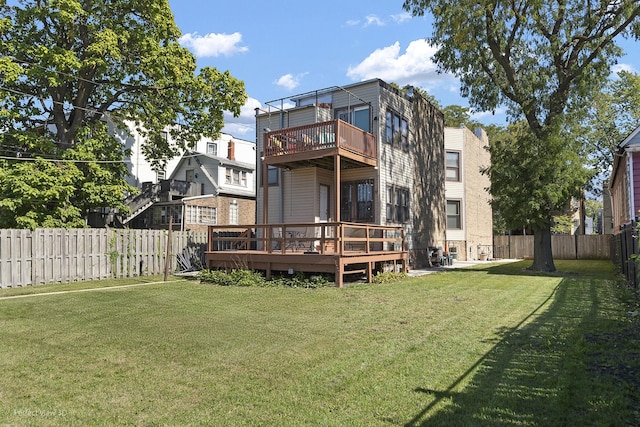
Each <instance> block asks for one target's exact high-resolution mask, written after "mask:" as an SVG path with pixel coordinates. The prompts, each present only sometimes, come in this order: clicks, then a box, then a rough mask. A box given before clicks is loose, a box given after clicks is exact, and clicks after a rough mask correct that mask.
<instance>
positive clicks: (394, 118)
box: [384, 110, 409, 151]
mask: <svg viewBox="0 0 640 427" xmlns="http://www.w3.org/2000/svg"><path fill="white" fill-rule="evenodd" d="M385 118H386V120H385V135H384V142H385V143H387V144H391V145H393V146H394V147H396V148H402V149H403V150H405V151H407V150H409V124H408V122H407V119H405V118H403V117H402V116H400V115H399V114H397V113H395V112H393V111H390V110H389V111H387V114H386V116H385Z"/></svg>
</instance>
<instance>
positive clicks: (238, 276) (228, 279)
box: [198, 270, 265, 286]
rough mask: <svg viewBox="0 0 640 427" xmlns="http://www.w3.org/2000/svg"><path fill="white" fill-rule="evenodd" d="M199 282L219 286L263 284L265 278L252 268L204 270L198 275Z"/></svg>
mask: <svg viewBox="0 0 640 427" xmlns="http://www.w3.org/2000/svg"><path fill="white" fill-rule="evenodd" d="M198 278H199V279H200V281H201V282H204V283H213V284H216V285H220V286H263V285H264V282H265V278H264V277H263V276H262V274H260V273H258V272H257V271H252V270H231V272H230V273H227V272H225V271H222V270H204V271H201V272H200V274H199V275H198Z"/></svg>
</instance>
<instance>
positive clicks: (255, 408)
mask: <svg viewBox="0 0 640 427" xmlns="http://www.w3.org/2000/svg"><path fill="white" fill-rule="evenodd" d="M528 264H530V262H529V263H524V262H523V263H515V264H509V265H500V266H499V265H495V264H487V265H485V266H484V267H478V268H475V269H468V270H457V271H448V272H444V273H438V274H433V275H428V276H422V277H418V278H413V279H407V280H404V281H401V282H398V283H393V284H384V285H368V284H359V285H352V286H350V287H348V288H344V289H336V288H332V287H328V288H321V289H300V288H297V289H293V288H244V287H243V288H240V287H220V286H212V285H202V284H199V283H197V282H195V281H175V282H171V283H157V284H147V285H145V286H139V287H128V288H122V289H104V288H103V289H98V290H95V291H91V292H78V293H65V294H52V295H51V294H50V295H35V296H30V297H26V298H12V299H0V372H2V375H0V425H37V426H46V425H64V426H70V425H77V426H86V425H172V426H184V425H206V426H210V425H269V426H272V425H281V426H290V425H331V426H334V425H341V426H342V425H354V426H355V425H358V426H360V425H367V426H371V425H409V426H413V425H422V424H424V425H429V426H431V425H436V426H437V425H442V426H454V425H455V426H460V425H470V426H471V425H495V426H508V425H525V426H551V425H607V426H610V425H621V426H622V425H637V424H639V423H640V412H639V406H638V405H639V404H640V395H639V392H638V390H637V388H638V387H637V384H638V371H639V370H638V368H640V340H639V339H638V338H639V337H640V332H639V330H638V325H637V323H635V322H634V317H632V316H629V314H628V312H629V311H632V310H635V309H636V306H635V305H633V304H635V302H636V301H635V300H634V299H633V295H632V294H631V293H630V292H629V291H627V290H626V289H624V287H622V286H620V284H619V282H618V280H617V276H616V275H615V274H614V273H613V269H612V266H611V263H608V262H593V261H589V262H562V261H558V262H557V267H558V268H559V270H561V272H560V273H557V274H553V275H542V274H530V273H527V272H525V270H524V267H525V266H526V265H528ZM116 283H120V282H117V281H111V282H110V284H111V285H113V284H116ZM128 283H132V282H128ZM86 286H90V287H91V286H95V285H91V284H74V285H66V286H65V288H66V289H67V290H72V289H80V288H83V287H86ZM42 289H45V290H47V291H51V290H54V289H59V287H58V288H56V287H50V286H49V287H43V288H42ZM19 292H21V290H7V291H0V298H1V297H3V296H7V295H15V294H16V293H19Z"/></svg>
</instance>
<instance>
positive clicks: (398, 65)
mask: <svg viewBox="0 0 640 427" xmlns="http://www.w3.org/2000/svg"><path fill="white" fill-rule="evenodd" d="M436 50H437V48H436V47H433V46H430V45H429V43H428V42H427V41H426V40H424V39H420V40H414V41H412V42H411V43H409V46H407V50H406V51H405V52H404V53H401V52H400V43H399V42H395V43H394V44H392V45H391V46H387V47H383V48H381V49H376V50H375V51H373V52H372V53H371V54H370V55H369V56H368V57H366V58H365V59H364V60H363V61H362V62H360V63H359V64H358V65H356V66H352V67H349V69H348V70H347V76H348V77H349V78H351V79H353V80H368V79H373V78H380V79H382V80H385V81H387V82H389V83H391V82H394V83H397V84H398V85H400V86H404V85H406V84H410V85H413V86H420V87H425V88H432V87H435V86H436V85H441V84H442V83H443V81H444V80H451V79H453V78H454V77H453V76H452V75H450V74H438V72H437V66H436V65H435V64H434V63H433V61H432V57H433V55H434V54H435V52H436Z"/></svg>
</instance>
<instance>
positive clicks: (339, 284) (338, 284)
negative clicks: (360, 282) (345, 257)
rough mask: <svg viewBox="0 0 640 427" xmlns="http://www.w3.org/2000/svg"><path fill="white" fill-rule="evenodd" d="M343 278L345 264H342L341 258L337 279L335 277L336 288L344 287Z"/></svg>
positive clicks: (337, 268)
mask: <svg viewBox="0 0 640 427" xmlns="http://www.w3.org/2000/svg"><path fill="white" fill-rule="evenodd" d="M343 276H344V264H343V263H342V257H340V258H339V259H338V261H337V262H336V277H335V282H336V288H341V287H342V283H343V282H342V278H343Z"/></svg>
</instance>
